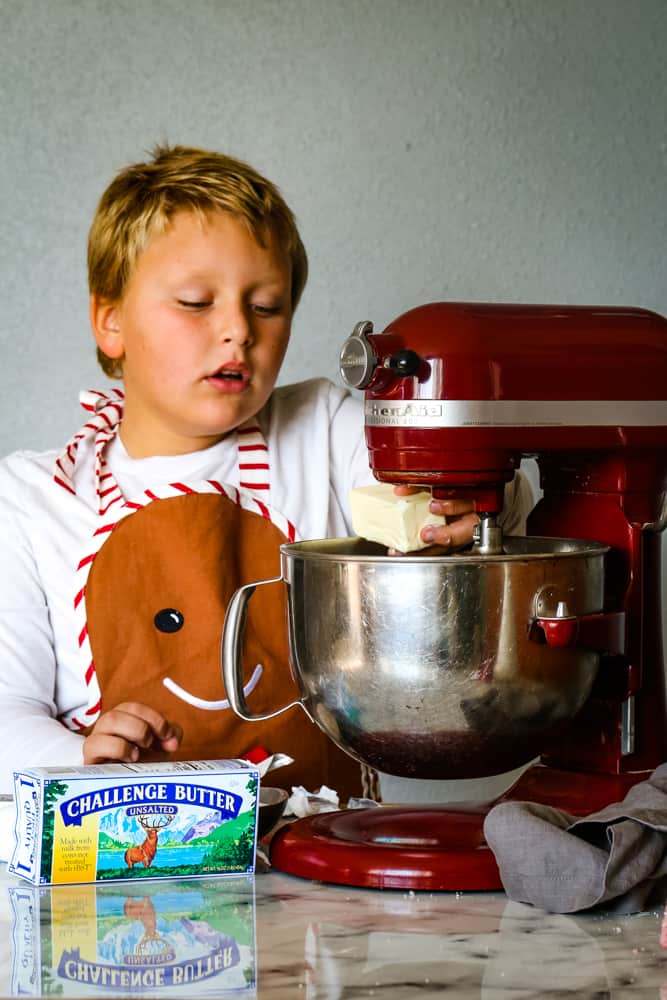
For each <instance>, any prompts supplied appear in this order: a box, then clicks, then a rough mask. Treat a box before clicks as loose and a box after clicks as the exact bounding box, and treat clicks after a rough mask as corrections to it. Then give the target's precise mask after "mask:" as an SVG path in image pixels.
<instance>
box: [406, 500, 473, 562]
mask: <svg viewBox="0 0 667 1000" xmlns="http://www.w3.org/2000/svg"><path fill="white" fill-rule="evenodd" d="M420 489H423V487H421V486H405V485H401V486H394V493H396V494H398V496H408V495H409V494H410V493H417V492H419V490H420ZM429 510H430V511H431V513H432V514H442V515H444V516H445V517H446V518H447V524H443V525H442V526H438V525H433V524H429V525H427V526H426V527H425V528H422V530H421V531H420V532H419V536H420V538H421V540H422V541H423V542H428V543H429V545H442V546H444V547H445V548H450V549H462V548H464V547H465V546H466V545H470V543H471V542H472V533H473V530H474V528H475V525H476V524H477V523H478V521H479V518H478V516H477V514H476V513H475V505H474V503H473V502H472V500H431V502H430V504H429Z"/></svg>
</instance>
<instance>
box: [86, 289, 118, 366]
mask: <svg viewBox="0 0 667 1000" xmlns="http://www.w3.org/2000/svg"><path fill="white" fill-rule="evenodd" d="M90 325H91V326H92V328H93V336H94V337H95V342H96V344H97V346H98V347H99V349H100V350H101V351H102V352H103V353H104V354H106V356H107V357H108V358H122V357H123V354H124V352H125V347H124V345H123V338H122V336H121V332H120V323H119V316H118V303H117V302H112V301H111V300H110V299H103V298H100V296H99V295H91V296H90Z"/></svg>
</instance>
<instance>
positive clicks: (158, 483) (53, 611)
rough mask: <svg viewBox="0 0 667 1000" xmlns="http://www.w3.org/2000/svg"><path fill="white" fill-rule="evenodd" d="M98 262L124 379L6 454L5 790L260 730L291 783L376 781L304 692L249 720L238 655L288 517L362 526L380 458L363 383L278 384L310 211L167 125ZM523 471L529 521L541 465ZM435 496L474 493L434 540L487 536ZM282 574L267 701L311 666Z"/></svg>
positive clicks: (99, 233) (111, 368) (272, 615)
mask: <svg viewBox="0 0 667 1000" xmlns="http://www.w3.org/2000/svg"><path fill="white" fill-rule="evenodd" d="M88 270H89V285H90V317H91V324H92V329H93V334H94V336H95V340H96V343H97V351H98V358H99V360H100V363H101V366H102V368H103V370H104V371H105V373H106V374H107V375H109V376H111V377H120V376H121V375H122V378H123V391H122V392H121V391H120V390H113V389H112V390H110V391H109V392H107V393H88V394H84V397H83V405H84V406H85V408H86V409H87V410H88V413H89V416H88V418H87V420H86V423H85V424H84V426H83V428H82V429H81V431H80V432H79V433H78V434H76V435H75V436H74V437H73V438H72V440H71V441H70V442H69V443H68V445H67V447H66V448H65V449H64V450H63V451H62V452H55V451H54V452H46V453H42V454H35V453H28V452H19V453H16V454H14V455H11V456H9V457H8V458H7V459H6V460H5V461H4V462H3V463H2V465H0V553H1V555H2V561H3V569H4V572H3V574H2V580H1V582H0V607H1V608H2V615H0V650H1V651H2V664H3V669H2V671H0V707H1V708H2V710H3V734H4V740H3V745H2V747H1V748H0V791H2V792H5V791H8V790H10V788H11V774H12V770H13V769H14V768H16V767H17V766H21V765H39V764H58V765H66V764H75V763H82V762H83V763H87V764H90V763H96V762H101V761H109V760H119V761H134V760H137V759H139V758H140V757H141V758H145V759H150V758H151V757H153V758H154V757H156V756H160V755H161V754H165V753H167V754H173V755H175V756H177V757H180V758H181V759H192V758H195V757H233V756H244V755H245V754H246V753H247V752H250V751H252V750H253V748H254V747H255V745H256V744H262V745H263V746H264V747H266V748H267V749H268V750H269V751H270V752H277V751H281V752H285V753H288V754H290V755H291V756H293V757H294V758H295V764H294V765H291V766H289V767H286V768H284V769H282V770H281V771H278V772H276V781H275V783H276V784H283V785H284V786H285V787H288V788H289V787H290V786H291V785H292V784H305V785H306V786H307V787H312V786H313V785H315V787H319V784H321V783H327V784H330V785H332V786H333V787H335V788H337V789H338V790H339V791H341V793H342V795H343V797H344V796H346V795H348V794H352V793H355V792H360V791H361V790H362V789H361V785H360V782H359V767H358V765H357V764H356V763H355V762H354V761H352V760H351V759H350V758H348V757H347V756H346V755H345V754H343V753H342V752H341V751H339V750H338V749H337V748H336V747H334V746H333V744H331V743H330V742H329V741H327V740H326V738H325V737H324V736H323V734H322V733H320V732H319V730H318V728H317V727H315V726H313V725H312V724H311V723H310V722H309V721H308V720H307V719H306V717H305V715H303V713H301V712H300V711H296V712H295V711H293V712H290V713H285V715H284V716H281V717H279V718H278V719H277V720H271V721H270V722H269V723H262V724H248V723H243V722H242V721H241V720H239V719H237V718H236V716H234V715H233V713H232V712H231V710H230V709H229V707H228V703H227V702H226V700H225V697H224V690H223V688H222V681H221V678H220V668H219V655H218V648H219V639H220V632H221V627H222V620H223V618H224V610H225V606H226V603H227V601H228V600H229V597H230V595H231V593H232V592H233V591H234V590H235V589H236V588H237V587H238V586H240V585H241V584H242V583H246V582H251V581H253V580H259V579H267V578H269V577H272V576H277V575H279V560H278V551H279V545H280V543H281V542H283V541H286V540H291V539H293V538H295V537H297V536H299V537H302V538H320V537H325V536H332V535H347V534H350V526H349V518H348V514H347V498H348V495H349V492H350V490H351V489H352V488H354V487H355V486H360V485H364V484H366V483H368V482H370V481H372V477H371V474H370V472H369V469H368V457H367V453H366V448H365V445H364V440H363V428H362V416H361V409H360V406H359V404H358V403H357V402H356V401H354V400H353V399H352V398H351V397H350V396H349V395H348V394H347V393H345V392H344V391H343V390H341V389H338V388H337V387H335V386H333V385H332V384H331V383H329V382H327V381H325V380H321V379H316V380H311V381H309V382H306V383H302V384H298V385H293V386H286V387H281V388H278V389H276V390H274V385H275V382H276V379H277V376H278V373H279V370H280V365H281V363H282V360H283V357H284V354H285V350H286V348H287V343H288V339H289V334H290V325H291V319H292V315H293V312H294V309H295V308H296V306H297V304H298V301H299V298H300V295H301V293H302V291H303V287H304V285H305V282H306V277H307V258H306V253H305V250H304V247H303V244H302V242H301V239H300V237H299V233H298V230H297V227H296V224H295V221H294V218H293V216H292V213H291V211H290V210H289V208H288V206H287V205H286V204H285V202H284V201H283V199H282V197H281V195H280V193H279V192H278V190H277V189H276V188H275V187H274V186H273V185H272V184H271V183H270V182H269V181H267V180H266V179H265V178H263V177H261V176H260V175H259V174H257V173H256V172H255V171H254V170H253V169H252V168H251V167H249V166H248V165H247V164H244V163H241V162H239V161H236V160H233V159H230V158H228V157H225V156H222V155H219V154H216V153H209V152H206V151H203V150H198V149H192V148H186V147H179V146H177V147H172V148H168V147H167V148H158V149H157V150H156V151H155V153H154V156H153V158H152V159H151V160H150V161H149V162H147V163H141V164H136V165H134V166H131V167H128V168H127V169H126V170H124V171H122V172H121V173H120V174H119V175H118V176H117V177H116V178H115V179H114V180H113V181H112V183H111V184H110V185H109V187H108V188H107V190H106V192H105V193H104V195H103V197H102V199H101V201H100V204H99V206H98V209H97V212H96V215H95V218H94V221H93V224H92V227H91V231H90V236H89V247H88ZM511 490H512V497H511V500H512V502H511V503H508V504H507V508H508V512H507V515H506V523H505V527H506V530H513V531H520V530H522V528H523V525H524V524H525V516H526V513H527V510H528V509H529V506H530V497H529V489H528V490H527V489H526V484H525V482H524V481H522V480H521V479H519V478H517V480H516V482H515V483H514V484H513V485H512V486H511ZM434 509H437V510H438V511H439V512H445V513H449V514H451V515H454V516H457V515H460V514H463V517H461V518H460V520H458V522H454V523H453V524H449V525H447V527H446V528H443V529H441V530H440V534H439V536H438V537H436V538H435V539H432V540H434V541H440V542H442V543H446V542H447V540H448V539H451V541H452V543H453V544H460V543H461V542H465V541H467V540H468V538H469V536H470V531H471V524H472V522H473V521H474V515H471V514H470V513H469V512H468V511H467V510H466V508H465V507H460V506H455V507H451V506H448V505H435V504H434ZM262 590H263V591H273V590H275V591H276V594H275V595H273V596H270V597H267V598H266V599H261V598H260V597H259V596H258V597H257V598H255V599H254V600H253V602H252V603H253V605H256V607H254V608H253V610H252V612H251V613H250V616H249V617H251V620H249V625H248V630H247V636H249V638H248V639H247V642H246V645H247V646H248V649H247V657H248V662H247V664H246V674H245V675H244V682H245V683H246V685H247V686H246V690H247V692H249V691H250V690H252V689H255V695H254V698H255V700H254V701H253V705H254V707H256V708H257V710H258V711H266V710H267V709H270V708H272V707H276V706H277V705H278V704H284V702H285V698H284V697H283V692H278V691H276V685H278V684H280V685H281V686H283V687H284V686H286V685H287V686H288V685H289V683H290V682H289V676H288V670H287V666H286V661H287V650H286V646H285V635H284V632H285V629H284V608H283V603H282V602H283V601H284V594H283V590H284V588H283V587H282V586H277V587H276V588H262ZM262 600H263V603H262ZM257 699H258V700H257Z"/></svg>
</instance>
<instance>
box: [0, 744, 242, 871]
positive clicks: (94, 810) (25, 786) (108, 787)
mask: <svg viewBox="0 0 667 1000" xmlns="http://www.w3.org/2000/svg"><path fill="white" fill-rule="evenodd" d="M258 787H259V773H258V771H257V769H256V768H255V767H254V766H253V765H249V764H248V763H247V761H238V760H204V761H168V762H164V763H153V764H97V765H93V766H89V767H83V766H82V767H66V768H55V767H40V768H29V769H26V770H25V771H20V772H16V773H15V775H14V798H15V801H16V826H15V835H16V846H15V849H14V854H13V857H12V859H11V861H10V863H9V871H10V872H11V873H12V874H14V875H19V876H20V877H22V878H24V879H27V880H28V881H29V882H33V883H62V882H95V881H102V880H105V881H106V880H125V879H129V880H135V881H136V880H137V879H143V878H146V877H149V878H160V877H168V878H176V877H183V876H189V875H221V874H239V873H252V872H253V871H254V865H255V847H256V842H257V809H258V799H259V796H258Z"/></svg>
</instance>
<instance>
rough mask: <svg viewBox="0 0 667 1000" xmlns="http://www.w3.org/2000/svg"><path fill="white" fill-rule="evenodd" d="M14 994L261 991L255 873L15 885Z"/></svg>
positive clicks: (224, 994) (245, 993)
mask: <svg viewBox="0 0 667 1000" xmlns="http://www.w3.org/2000/svg"><path fill="white" fill-rule="evenodd" d="M9 900H10V906H11V912H12V938H11V944H12V966H11V992H12V995H25V996H35V997H41V996H62V997H88V998H91V997H102V996H106V997H109V996H114V997H116V996H124V997H131V996H142V997H145V996H149V997H151V996H152V997H158V996H159V997H160V998H164V997H168V996H174V997H195V996H196V997H208V996H210V997H217V998H221V997H236V996H242V997H244V998H254V997H256V983H257V970H256V956H255V910H254V879H253V878H252V876H247V875H244V876H236V877H227V876H226V877H225V878H224V879H222V880H215V879H171V880H169V881H168V882H158V881H144V882H143V883H142V884H141V885H140V886H137V885H136V884H133V883H129V884H128V883H117V882H113V883H99V882H98V883H96V884H88V885H54V886H32V885H28V884H27V883H23V885H19V886H11V887H10V888H9Z"/></svg>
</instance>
